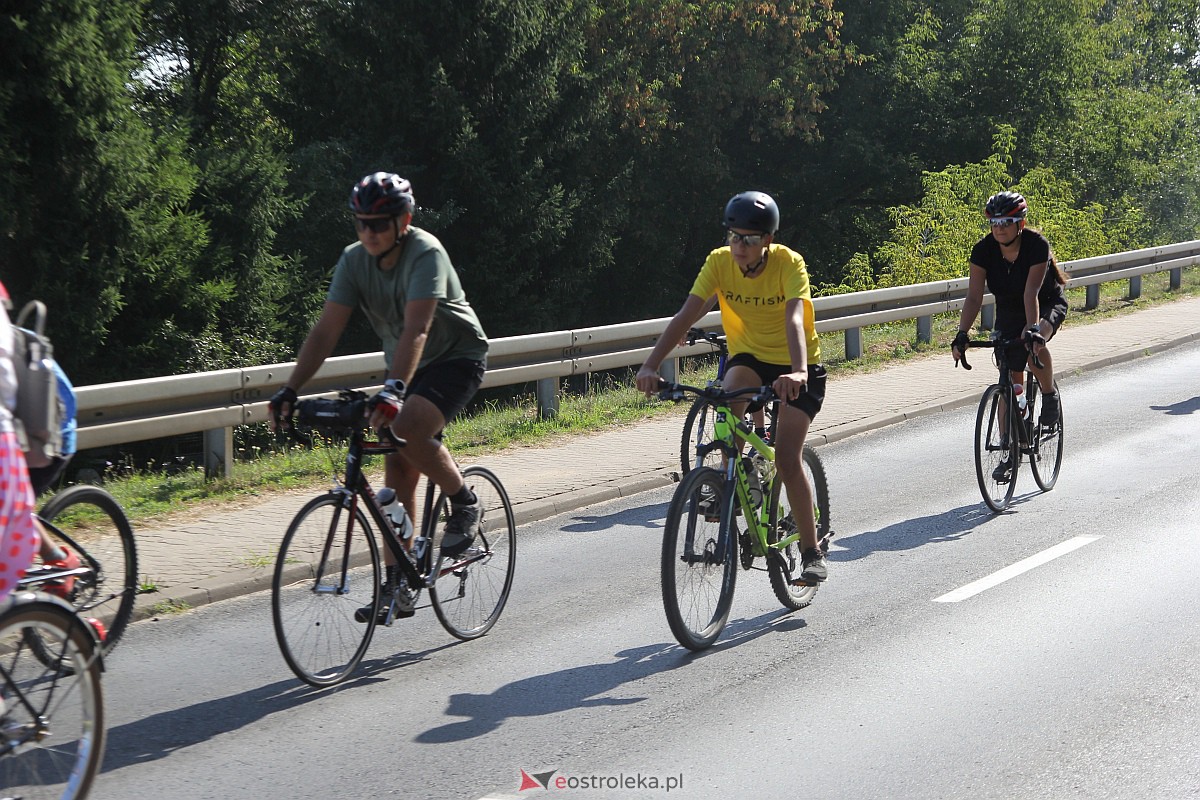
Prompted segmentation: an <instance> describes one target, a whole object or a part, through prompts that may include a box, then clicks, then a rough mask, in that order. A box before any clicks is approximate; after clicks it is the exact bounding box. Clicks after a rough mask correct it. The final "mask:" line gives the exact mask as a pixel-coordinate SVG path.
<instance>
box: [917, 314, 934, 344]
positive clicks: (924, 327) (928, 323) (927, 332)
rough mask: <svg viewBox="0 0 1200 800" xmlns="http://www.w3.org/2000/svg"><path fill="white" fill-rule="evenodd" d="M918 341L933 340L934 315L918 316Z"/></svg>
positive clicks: (927, 341) (926, 342)
mask: <svg viewBox="0 0 1200 800" xmlns="http://www.w3.org/2000/svg"><path fill="white" fill-rule="evenodd" d="M917 341H918V342H923V343H924V344H929V343H930V342H932V341H933V317H917Z"/></svg>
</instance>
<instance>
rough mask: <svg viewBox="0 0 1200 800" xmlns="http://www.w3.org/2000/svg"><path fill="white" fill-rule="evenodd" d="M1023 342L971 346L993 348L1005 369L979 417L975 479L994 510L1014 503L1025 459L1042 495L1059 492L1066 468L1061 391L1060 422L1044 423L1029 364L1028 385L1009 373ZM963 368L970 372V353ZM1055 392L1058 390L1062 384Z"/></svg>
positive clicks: (973, 343) (981, 406)
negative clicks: (1013, 352) (1011, 354)
mask: <svg viewBox="0 0 1200 800" xmlns="http://www.w3.org/2000/svg"><path fill="white" fill-rule="evenodd" d="M1021 342H1022V340H1021V338H1020V337H1017V338H1014V339H1001V338H995V339H984V340H971V341H968V342H967V348H968V349H969V348H972V347H990V348H992V359H993V361H994V362H995V364H996V366H997V368H998V369H999V370H1000V377H999V379H998V381H997V382H996V383H993V384H992V385H991V386H989V387H987V388H986V389H984V390H983V397H982V398H981V399H980V401H979V411H978V413H977V414H976V416H975V477H976V478H977V479H978V481H979V492H980V494H982V495H983V501H984V502H985V503H987V505H988V508H990V509H992V510H993V511H995V512H1001V511H1004V509H1006V508H1008V505H1009V503H1011V502H1012V498H1013V494H1014V493H1015V491H1016V486H1017V473H1018V472H1019V469H1020V466H1021V459H1022V458H1023V457H1024V458H1027V459H1028V460H1029V466H1030V468H1031V470H1032V471H1033V480H1034V482H1035V483H1037V485H1038V488H1039V489H1041V490H1042V491H1043V492H1048V491H1050V490H1051V489H1053V488H1054V484H1055V482H1056V481H1057V480H1058V473H1059V470H1060V469H1061V468H1062V454H1063V414H1062V394H1061V393H1059V415H1058V422H1056V423H1055V424H1054V425H1051V426H1045V425H1042V423H1041V418H1040V417H1041V397H1040V394H1039V391H1038V382H1037V378H1035V377H1034V374H1033V370H1032V369H1031V368H1030V366H1029V364H1028V363H1026V364H1025V379H1024V382H1023V383H1021V384H1014V383H1013V380H1012V371H1011V370H1010V369H1009V364H1008V355H1007V352H1008V348H1009V347H1010V346H1013V345H1017V344H1020V343H1021ZM1033 358H1034V361H1035V362H1036V364H1037V366H1038V367H1039V368H1040V367H1041V362H1040V361H1039V360H1038V359H1037V357H1036V356H1034V357H1033ZM1027 362H1028V360H1027ZM962 365H963V367H964V368H966V369H971V365H970V364H968V363H967V359H966V352H965V351H964V352H963V354H962ZM1054 390H1055V391H1056V392H1057V391H1058V383H1057V382H1055V384H1054ZM1013 432H1015V433H1016V435H1015V436H1014V435H1013Z"/></svg>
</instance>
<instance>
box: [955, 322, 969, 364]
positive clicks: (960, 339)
mask: <svg viewBox="0 0 1200 800" xmlns="http://www.w3.org/2000/svg"><path fill="white" fill-rule="evenodd" d="M969 338H970V337H968V336H967V332H966V331H959V332H958V333H956V334H955V335H954V341H953V342H951V343H950V355H952V356H954V366H956V367H957V366H958V364H959V362H960V361H961V362H962V365H963V367H964V368H966V369H970V368H971V365H970V364H968V363H967V341H968V340H969Z"/></svg>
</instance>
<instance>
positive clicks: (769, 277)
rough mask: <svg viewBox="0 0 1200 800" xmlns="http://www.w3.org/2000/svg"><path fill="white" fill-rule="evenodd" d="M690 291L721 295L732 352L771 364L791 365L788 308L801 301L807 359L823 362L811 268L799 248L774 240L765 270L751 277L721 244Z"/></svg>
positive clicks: (692, 292) (814, 362) (711, 254)
mask: <svg viewBox="0 0 1200 800" xmlns="http://www.w3.org/2000/svg"><path fill="white" fill-rule="evenodd" d="M691 294H694V295H698V296H699V297H701V298H703V299H706V300H707V299H708V298H710V297H712V296H713V295H714V294H715V295H716V296H717V301H718V302H719V303H720V305H721V326H722V327H723V328H724V329H725V336H726V339H727V341H728V342H729V353H730V355H737V354H738V353H749V354H750V355H752V356H754V357H755V358H757V359H758V360H759V361H763V362H766V363H767V364H784V365H787V364H791V363H792V357H791V353H789V351H788V343H787V329H786V319H785V318H786V315H785V313H784V311H785V309H786V308H787V301H788V300H792V299H800V300H802V301H803V302H804V338H805V343H806V345H807V347H808V363H809V364H818V363H820V361H821V340H820V339H819V338H817V326H816V312H815V309H814V308H813V304H812V293H811V290H810V289H809V285H808V269H807V268H806V267H805V265H804V258H803V257H802V256H801V255H800V254H799V253H797V252H796V251H794V250H791V249H789V248H787V247H784V246H783V245H781V244H772V245H771V246H770V252H769V255H768V256H767V263H766V265H765V266H764V267H763V272H762V274H761V275H759V276H757V277H755V278H747V277H745V276H744V275H742V271H741V269H739V268H738V266H737V264H736V263H734V260H733V254H732V253H731V252H730V250H729V248H728V247H720V248H717V249H716V250H713V251H712V252H711V253H709V254H708V259H707V260H705V262H704V266H703V267H701V268H700V274H699V275H697V276H696V281H695V283H694V284H692V291H691Z"/></svg>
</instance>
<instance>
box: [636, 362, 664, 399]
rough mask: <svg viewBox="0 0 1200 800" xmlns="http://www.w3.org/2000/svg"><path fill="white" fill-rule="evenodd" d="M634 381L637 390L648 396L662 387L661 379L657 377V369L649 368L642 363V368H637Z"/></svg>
mask: <svg viewBox="0 0 1200 800" xmlns="http://www.w3.org/2000/svg"><path fill="white" fill-rule="evenodd" d="M634 382H635V383H636V384H637V388H638V391H640V392H643V393H645V395H646V397H649V396H650V395H652V394H654V393H655V392H657V391H658V390H659V389H661V388H662V383H663V379H662V378H660V377H659V375H658V370H654V369H650V368H649V367H647V366H646V365H645V364H643V365H642V368H641V369H639V370H638V372H637V377H636V378H634Z"/></svg>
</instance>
